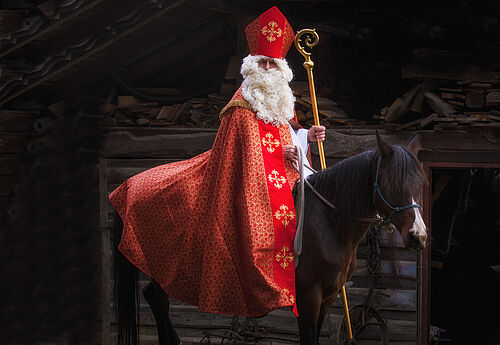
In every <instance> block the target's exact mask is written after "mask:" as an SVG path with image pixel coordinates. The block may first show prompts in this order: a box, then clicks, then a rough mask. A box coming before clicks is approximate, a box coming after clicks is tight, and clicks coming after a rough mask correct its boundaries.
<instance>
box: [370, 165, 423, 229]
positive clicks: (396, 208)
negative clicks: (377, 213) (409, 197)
mask: <svg viewBox="0 0 500 345" xmlns="http://www.w3.org/2000/svg"><path fill="white" fill-rule="evenodd" d="M379 166H380V156H377V170H376V172H375V183H374V184H373V188H374V190H373V204H374V205H375V192H377V194H378V195H379V196H380V199H382V201H383V202H384V203H385V204H386V205H387V207H389V208H390V209H391V210H392V212H391V215H390V216H389V217H385V219H389V220H390V219H391V218H392V216H393V215H394V213H397V212H400V211H403V210H407V209H409V208H418V209H420V210H421V211H422V206H420V205H419V204H410V205H406V206H392V205H391V204H390V203H389V202H388V201H387V200H386V199H385V198H384V196H383V195H382V192H381V191H380V185H379V184H378V171H379Z"/></svg>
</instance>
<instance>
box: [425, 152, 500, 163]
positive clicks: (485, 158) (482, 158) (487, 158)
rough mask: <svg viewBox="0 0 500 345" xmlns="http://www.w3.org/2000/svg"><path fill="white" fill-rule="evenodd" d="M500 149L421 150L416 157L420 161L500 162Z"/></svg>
mask: <svg viewBox="0 0 500 345" xmlns="http://www.w3.org/2000/svg"><path fill="white" fill-rule="evenodd" d="M499 152H500V150H496V151H458V150H447V151H440V150H421V151H420V152H419V153H418V158H419V159H420V161H422V162H464V163H478V164H481V163H482V164H494V163H500V153H499Z"/></svg>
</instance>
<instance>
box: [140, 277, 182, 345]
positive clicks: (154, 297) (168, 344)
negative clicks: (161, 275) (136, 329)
mask: <svg viewBox="0 0 500 345" xmlns="http://www.w3.org/2000/svg"><path fill="white" fill-rule="evenodd" d="M143 293H144V297H145V298H146V301H147V302H148V304H149V306H150V307H151V310H152V311H153V315H154V318H155V321H156V327H157V330H158V342H159V345H178V344H180V343H181V341H180V339H179V336H178V335H177V332H176V331H175V329H174V327H173V325H172V322H171V321H170V317H169V316H168V311H169V307H170V303H169V300H168V295H167V294H166V293H165V291H163V289H162V288H161V287H160V286H159V285H158V284H157V283H156V282H155V281H151V282H150V283H149V284H147V285H146V286H145V287H144V290H143Z"/></svg>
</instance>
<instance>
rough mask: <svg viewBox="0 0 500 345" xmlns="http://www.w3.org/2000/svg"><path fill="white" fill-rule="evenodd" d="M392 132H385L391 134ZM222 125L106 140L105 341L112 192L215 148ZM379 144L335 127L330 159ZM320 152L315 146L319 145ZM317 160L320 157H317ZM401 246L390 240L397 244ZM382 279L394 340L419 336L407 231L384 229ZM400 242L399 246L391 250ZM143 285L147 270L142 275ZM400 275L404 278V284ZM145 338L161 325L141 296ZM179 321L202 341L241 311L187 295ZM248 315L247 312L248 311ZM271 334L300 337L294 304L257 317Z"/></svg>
mask: <svg viewBox="0 0 500 345" xmlns="http://www.w3.org/2000/svg"><path fill="white" fill-rule="evenodd" d="M383 134H384V133H383ZM215 135H216V131H215V130H210V129H196V128H191V129H160V128H156V129H155V128H142V129H141V128H113V129H110V131H109V133H107V135H106V137H105V140H104V142H103V149H104V152H105V158H103V159H101V163H100V199H101V230H102V238H103V242H102V245H103V252H102V255H103V260H102V264H103V271H104V275H103V292H104V295H105V296H106V297H105V298H104V302H105V303H104V304H103V309H102V312H103V322H104V323H103V327H102V329H103V344H104V345H106V344H109V341H110V339H114V332H113V315H112V314H111V309H110V304H111V303H112V301H111V291H112V285H113V282H112V280H111V261H110V250H111V243H113V241H112V239H111V238H110V236H111V235H110V231H109V230H110V229H111V227H112V219H113V217H112V215H113V207H112V206H111V204H110V203H109V201H108V199H107V198H108V195H109V193H110V192H111V191H112V190H114V189H115V188H116V187H118V186H119V184H121V183H122V182H123V181H124V180H126V179H127V178H128V177H130V176H133V175H135V174H137V173H139V172H141V171H144V170H146V169H149V168H152V167H154V166H157V165H160V164H165V163H168V162H172V161H176V160H179V159H185V158H188V157H192V156H194V155H196V154H199V153H201V152H203V151H205V150H207V149H209V148H210V147H211V144H212V142H213V139H214V138H215ZM413 135H414V132H398V133H395V134H385V135H384V137H385V138H386V139H387V140H388V141H389V142H391V143H403V144H407V143H408V142H409V141H410V140H411V138H412V137H413ZM374 145H375V135H374V133H373V131H371V130H358V131H352V130H351V131H350V133H348V132H344V133H339V132H336V131H333V130H329V131H328V141H327V142H326V145H325V151H326V152H327V160H328V164H330V165H331V164H333V163H334V162H335V161H338V160H341V159H343V158H346V157H349V156H351V155H353V154H355V153H357V152H360V151H363V150H366V149H369V148H372V147H374ZM313 152H314V150H313ZM314 159H317V157H316V156H314ZM392 242H393V243H394V245H390V243H392ZM381 247H382V272H381V276H382V277H381V279H379V280H378V281H377V283H376V289H375V293H374V294H375V306H376V307H377V308H378V309H379V311H380V314H381V315H382V317H384V318H385V319H386V320H387V324H388V328H389V337H390V340H391V344H399V345H407V344H416V342H417V295H418V293H417V288H418V284H417V281H418V280H417V279H418V278H417V255H416V254H414V253H412V252H410V251H408V250H406V249H404V248H403V247H404V246H403V243H402V241H401V238H400V237H398V236H395V237H394V238H393V239H390V238H388V236H387V235H385V234H383V236H382V240H381ZM389 247H393V249H389ZM368 251H369V249H368V246H367V244H366V241H363V242H362V244H361V245H360V248H359V251H358V267H357V269H356V271H355V272H354V275H353V278H352V282H353V283H354V284H353V286H352V287H350V288H348V290H347V294H348V298H349V303H350V306H351V307H353V306H355V305H358V304H360V303H362V302H363V301H364V300H365V297H366V296H367V293H368V286H369V278H368V272H367V255H368ZM392 252H394V253H395V254H396V255H397V258H398V261H397V262H396V266H399V268H400V270H399V273H397V275H399V276H400V278H401V279H399V280H398V281H395V280H394V279H393V278H392V276H393V274H392V271H391V266H392V264H391V258H392V254H391V253H392ZM140 279H141V285H144V284H146V281H147V277H146V276H144V275H142V276H141V278H140ZM398 282H399V283H398ZM140 315H141V328H140V334H141V344H155V342H156V341H157V340H156V329H155V324H154V319H153V316H152V313H151V312H150V310H149V307H148V306H147V304H146V303H145V301H144V299H143V298H142V296H141V306H140ZM171 315H172V320H173V323H174V326H175V327H176V328H177V330H178V332H179V335H180V336H181V337H182V338H183V340H184V341H185V342H189V341H194V342H198V341H200V339H201V338H203V336H204V334H205V333H206V332H207V331H213V330H217V329H230V328H231V322H232V321H233V317H231V316H225V315H215V314H208V313H203V312H199V311H197V310H196V307H193V306H188V305H185V304H182V303H180V302H174V303H173V306H172V313H171ZM342 316H343V311H342V305H341V300H340V299H338V300H337V301H336V302H335V303H334V305H333V306H332V307H331V309H330V313H329V315H328V317H327V319H326V320H325V323H324V326H323V329H322V342H325V343H329V344H330V343H331V344H333V343H335V342H334V339H335V338H336V333H337V329H338V325H339V321H340V320H341V319H342ZM241 321H242V322H243V321H244V320H243V318H241ZM257 322H258V327H259V329H260V330H261V333H262V334H263V339H262V341H261V343H263V344H264V343H266V344H267V343H270V341H271V340H272V343H273V344H279V343H294V342H297V340H298V328H297V323H296V320H295V317H294V315H293V314H292V313H291V312H290V311H288V310H277V311H274V312H272V313H270V314H268V315H267V316H265V317H263V318H259V319H258V320H257ZM358 338H360V339H364V340H363V341H361V342H360V343H361V344H372V343H374V342H375V340H376V339H379V338H380V332H379V330H378V329H377V328H375V327H372V328H371V329H366V330H365V331H364V332H363V333H362V334H360V335H359V337H358Z"/></svg>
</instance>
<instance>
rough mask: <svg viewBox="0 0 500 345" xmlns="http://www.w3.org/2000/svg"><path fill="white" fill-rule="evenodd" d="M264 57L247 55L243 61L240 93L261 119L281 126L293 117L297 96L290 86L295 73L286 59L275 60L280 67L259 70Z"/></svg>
mask: <svg viewBox="0 0 500 345" xmlns="http://www.w3.org/2000/svg"><path fill="white" fill-rule="evenodd" d="M263 57H264V56H261V55H255V56H252V55H248V56H247V57H246V58H244V59H243V64H242V65H241V74H242V75H243V83H242V84H241V86H242V88H241V91H242V92H241V93H242V95H243V97H244V98H245V100H246V101H247V102H248V103H249V104H250V106H251V107H252V109H253V110H254V111H255V112H256V114H257V118H258V119H259V120H262V121H264V123H266V124H268V123H271V124H272V125H273V126H275V127H279V126H282V125H284V124H286V123H287V122H288V121H289V120H291V119H292V118H293V117H294V113H293V106H294V102H295V97H294V96H293V93H292V89H290V86H289V85H288V83H289V82H290V81H291V80H292V78H293V73H292V70H291V69H290V67H288V63H287V62H286V60H285V59H276V58H275V59H274V61H275V62H276V65H277V68H271V69H269V70H267V71H266V70H265V69H263V68H260V67H259V63H258V61H259V60H260V59H262V58H263Z"/></svg>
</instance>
